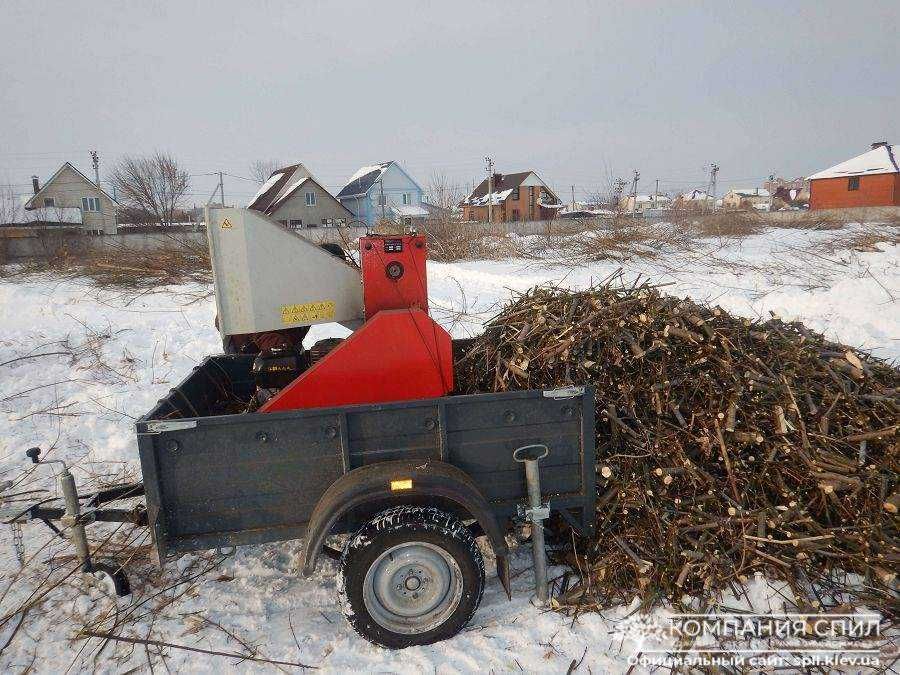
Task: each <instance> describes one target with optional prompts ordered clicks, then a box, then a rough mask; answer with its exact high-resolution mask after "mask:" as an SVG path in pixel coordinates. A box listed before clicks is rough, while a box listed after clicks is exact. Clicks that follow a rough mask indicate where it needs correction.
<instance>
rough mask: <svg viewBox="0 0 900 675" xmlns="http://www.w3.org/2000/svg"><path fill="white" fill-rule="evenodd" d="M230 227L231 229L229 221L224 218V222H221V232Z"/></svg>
mask: <svg viewBox="0 0 900 675" xmlns="http://www.w3.org/2000/svg"><path fill="white" fill-rule="evenodd" d="M230 227H231V221H230V220H228V218H226V219H225V220H223V221H222V229H223V230H227V229H228V228H230Z"/></svg>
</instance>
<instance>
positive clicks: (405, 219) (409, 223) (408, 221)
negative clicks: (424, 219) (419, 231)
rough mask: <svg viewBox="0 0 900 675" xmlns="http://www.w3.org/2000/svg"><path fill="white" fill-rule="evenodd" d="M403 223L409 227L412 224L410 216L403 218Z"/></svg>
mask: <svg viewBox="0 0 900 675" xmlns="http://www.w3.org/2000/svg"><path fill="white" fill-rule="evenodd" d="M403 224H404V225H406V226H407V227H411V226H412V218H404V219H403Z"/></svg>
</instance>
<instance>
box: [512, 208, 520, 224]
mask: <svg viewBox="0 0 900 675" xmlns="http://www.w3.org/2000/svg"><path fill="white" fill-rule="evenodd" d="M512 219H513V222H514V223H518V222H519V209H513V214H512Z"/></svg>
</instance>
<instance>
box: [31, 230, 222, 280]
mask: <svg viewBox="0 0 900 675" xmlns="http://www.w3.org/2000/svg"><path fill="white" fill-rule="evenodd" d="M70 241H71V238H70ZM46 251H47V253H46V255H45V256H44V257H41V258H30V259H28V260H26V261H24V262H22V264H21V265H20V266H19V267H18V273H19V274H46V273H52V274H54V275H55V276H59V277H63V278H76V277H87V278H88V279H91V280H92V281H93V282H94V283H95V284H97V285H98V286H101V287H120V288H152V287H154V286H162V285H166V284H181V283H186V282H191V281H193V282H198V283H204V284H208V283H210V282H211V281H212V271H211V265H210V260H209V249H208V248H207V245H206V243H205V242H195V241H192V240H190V239H185V238H181V237H178V236H177V235H163V236H161V237H160V238H159V240H158V241H157V246H156V247H155V248H152V249H148V250H141V251H139V252H138V251H135V250H134V249H132V248H128V247H127V246H125V245H122V244H109V245H107V246H105V247H104V248H103V249H102V250H79V251H78V253H77V254H75V252H74V251H73V250H72V247H71V243H63V245H60V246H58V247H54V246H53V245H51V244H50V243H48V245H47V249H46ZM136 253H139V255H136Z"/></svg>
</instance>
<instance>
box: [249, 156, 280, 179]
mask: <svg viewBox="0 0 900 675" xmlns="http://www.w3.org/2000/svg"><path fill="white" fill-rule="evenodd" d="M283 166H284V164H283V163H282V162H281V161H280V160H277V159H258V160H256V161H255V162H253V163H252V164H251V165H250V178H252V179H253V180H255V181H258V182H259V183H260V184H262V183H265V182H266V181H267V180H269V176H271V175H272V174H273V173H275V170H276V169H280V168H281V167H283Z"/></svg>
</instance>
